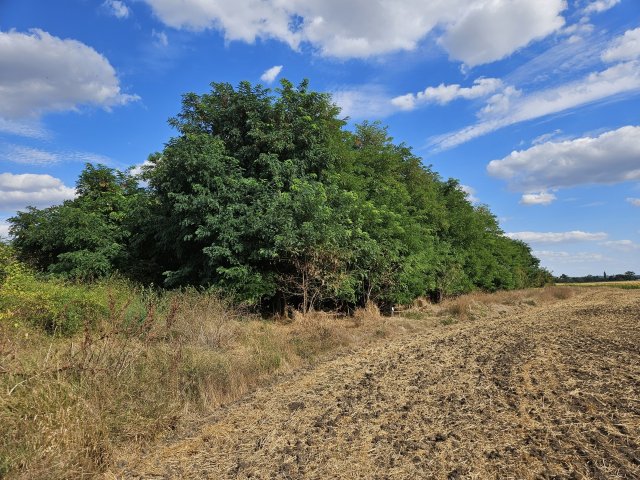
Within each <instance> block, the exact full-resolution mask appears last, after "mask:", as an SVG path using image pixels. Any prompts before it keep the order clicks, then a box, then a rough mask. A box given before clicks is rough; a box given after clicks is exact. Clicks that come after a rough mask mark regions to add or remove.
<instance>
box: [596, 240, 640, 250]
mask: <svg viewBox="0 0 640 480" xmlns="http://www.w3.org/2000/svg"><path fill="white" fill-rule="evenodd" d="M600 245H602V246H605V247H607V248H611V249H612V250H617V251H619V252H633V251H635V250H640V244H638V243H635V242H633V241H631V240H609V241H608V242H602V243H601V244H600Z"/></svg>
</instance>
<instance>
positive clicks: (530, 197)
mask: <svg viewBox="0 0 640 480" xmlns="http://www.w3.org/2000/svg"><path fill="white" fill-rule="evenodd" d="M555 199H556V196H555V195H554V194H553V193H549V192H540V193H525V194H524V195H522V199H521V200H520V203H522V204H523V205H549V204H551V203H552V202H553V201H554V200H555Z"/></svg>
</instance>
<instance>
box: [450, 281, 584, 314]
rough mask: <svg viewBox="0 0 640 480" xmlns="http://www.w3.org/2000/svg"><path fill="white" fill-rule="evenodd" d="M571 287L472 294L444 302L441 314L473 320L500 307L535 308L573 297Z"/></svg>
mask: <svg viewBox="0 0 640 480" xmlns="http://www.w3.org/2000/svg"><path fill="white" fill-rule="evenodd" d="M573 294H574V290H573V289H572V288H570V287H558V286H548V287H544V288H530V289H524V290H508V291H507V290H505V291H499V292H495V293H482V292H476V293H470V294H467V295H462V296H460V297H455V298H450V299H446V300H445V301H444V302H442V305H441V308H440V312H441V313H443V314H445V315H449V316H450V317H452V319H455V320H473V319H477V318H482V317H484V316H487V315H489V314H490V313H491V312H492V311H493V309H494V308H495V307H499V306H509V307H515V306H535V305H541V304H546V303H553V302H556V301H558V300H565V299H568V298H570V297H572V296H573Z"/></svg>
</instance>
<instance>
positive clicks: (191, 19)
mask: <svg viewBox="0 0 640 480" xmlns="http://www.w3.org/2000/svg"><path fill="white" fill-rule="evenodd" d="M144 1H145V2H146V3H147V4H149V5H150V6H151V8H152V10H153V12H154V14H155V15H156V16H157V17H158V18H159V19H160V20H161V21H162V22H164V23H165V24H166V25H169V26H171V27H174V28H185V29H190V30H194V31H201V30H205V29H210V28H213V29H218V30H221V31H222V32H223V33H224V36H225V39H226V40H227V41H233V40H240V41H244V42H249V43H252V42H255V41H256V39H259V38H261V39H276V40H279V41H282V42H285V43H287V44H288V45H289V46H291V47H292V48H294V49H298V48H299V46H300V44H301V43H304V42H306V43H309V44H311V45H312V46H313V47H315V48H316V49H317V50H318V51H319V52H320V54H322V55H324V56H329V57H338V58H367V57H371V56H375V55H381V54H386V53H390V52H395V51H400V50H413V49H415V48H416V47H417V46H418V44H419V43H420V42H421V41H422V40H424V39H425V38H427V37H428V36H429V34H430V33H432V32H434V31H435V32H440V31H444V36H443V38H442V41H441V44H442V46H444V48H445V49H446V50H447V51H448V53H449V54H450V56H451V57H452V58H454V59H456V60H462V61H464V62H465V63H467V64H469V65H478V64H481V63H487V62H491V61H494V60H498V59H500V58H504V57H505V56H507V55H509V54H511V53H512V52H514V51H515V50H517V49H518V48H521V47H523V46H525V45H527V44H529V43H530V42H531V41H534V40H536V39H540V38H543V37H544V36H546V35H549V34H551V33H552V32H554V31H555V30H557V29H558V28H560V27H561V26H562V25H563V24H564V19H563V18H562V16H561V13H562V11H563V10H564V9H565V8H566V3H565V0H536V2H531V1H530V0H474V1H473V2H470V1H469V0H447V1H444V0H441V1H431V2H425V1H424V0H396V1H394V2H370V1H367V0H342V1H338V0H287V1H284V0H236V1H235V2H228V1H225V0H209V1H203V0H144ZM434 36H435V35H434ZM470 37H472V39H473V40H472V41H469V38H470Z"/></svg>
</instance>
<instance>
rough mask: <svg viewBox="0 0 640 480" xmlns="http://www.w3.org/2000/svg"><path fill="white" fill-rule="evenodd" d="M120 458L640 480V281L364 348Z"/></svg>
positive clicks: (288, 472) (192, 467) (284, 472)
mask: <svg viewBox="0 0 640 480" xmlns="http://www.w3.org/2000/svg"><path fill="white" fill-rule="evenodd" d="M118 468H119V469H114V470H113V471H112V472H110V473H109V474H108V475H107V478H148V479H156V478H157V479H160V478H175V479H179V478H191V479H196V478H209V479H225V478H240V479H248V478H252V479H270V478H282V479H297V478H308V479H333V478H336V479H338V478H340V479H343V478H344V479H356V478H362V479H396V478H397V479H400V478H403V479H405V478H406V479H421V478H442V479H463V478H464V479H493V478H500V479H503V478H514V479H547V478H557V479H564V478H569V479H584V478H594V479H615V478H625V479H638V478H640V291H636V290H614V289H604V288H603V289H585V290H584V291H581V292H579V293H577V294H576V295H574V296H573V297H572V298H570V299H568V300H562V301H559V302H556V303H554V304H551V305H543V306H534V307H530V308H527V309H526V310H517V311H514V313H513V314H509V315H504V314H502V315H498V314H496V315H493V316H492V315H489V316H487V317H485V318H483V319H480V320H470V321H465V322H460V323H457V324H453V325H447V326H444V325H441V326H437V327H434V328H433V329H429V330H425V331H424V332H422V333H418V334H415V333H414V334H412V335H405V336H402V337H396V338H394V339H393V340H390V341H388V342H382V343H379V344H377V345H376V346H373V347H367V348H363V349H361V350H358V351H356V352H354V353H352V354H349V355H343V356H340V357H337V358H335V359H333V360H330V361H327V362H325V363H322V364H320V365H318V366H316V367H315V368H313V369H309V370H306V371H302V372H299V373H298V374H296V375H294V376H292V377H289V378H287V379H285V380H283V381H281V382H278V383H277V384H274V385H272V386H270V387H267V388H263V389H261V390H258V391H256V392H255V393H253V394H252V395H250V396H247V397H245V398H243V399H241V400H240V401H238V402H236V403H234V404H232V405H229V406H227V407H225V408H222V409H220V410H218V411H217V412H216V413H215V415H213V416H212V417H210V418H208V419H206V421H203V422H202V424H201V425H199V426H198V427H197V428H194V429H193V432H192V435H191V436H190V437H188V438H176V439H173V440H171V441H166V442H165V443H164V444H162V445H159V446H156V447H155V448H152V449H149V451H148V452H147V453H146V454H144V455H139V454H135V455H134V454H131V455H129V456H128V457H127V458H123V459H122V460H121V462H120V463H119V467H118Z"/></svg>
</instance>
